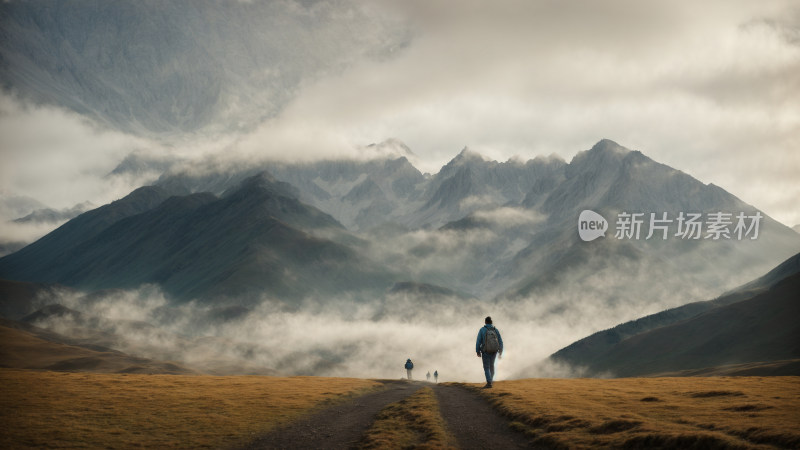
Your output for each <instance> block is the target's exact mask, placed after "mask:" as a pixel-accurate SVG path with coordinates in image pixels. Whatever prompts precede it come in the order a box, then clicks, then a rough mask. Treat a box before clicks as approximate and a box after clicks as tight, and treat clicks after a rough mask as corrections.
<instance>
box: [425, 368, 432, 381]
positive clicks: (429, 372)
mask: <svg viewBox="0 0 800 450" xmlns="http://www.w3.org/2000/svg"><path fill="white" fill-rule="evenodd" d="M425 378H427V379H428V381H431V371H430V370H429V371H428V373H427V374H426V375H425Z"/></svg>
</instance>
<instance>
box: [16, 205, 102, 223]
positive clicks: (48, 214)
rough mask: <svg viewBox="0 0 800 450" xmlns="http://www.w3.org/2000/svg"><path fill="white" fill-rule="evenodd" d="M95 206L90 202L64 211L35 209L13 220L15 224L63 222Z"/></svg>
mask: <svg viewBox="0 0 800 450" xmlns="http://www.w3.org/2000/svg"><path fill="white" fill-rule="evenodd" d="M94 208H95V206H94V205H93V204H92V203H91V202H83V203H78V204H77V205H75V206H73V207H72V208H64V209H53V208H43V209H37V210H35V211H33V212H32V213H30V214H28V215H26V216H24V217H20V218H18V219H14V222H15V223H57V222H63V221H66V220H69V219H72V218H73V217H77V216H79V215H81V214H83V213H85V212H86V211H89V210H90V209H94Z"/></svg>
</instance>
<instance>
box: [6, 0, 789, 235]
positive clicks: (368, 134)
mask: <svg viewBox="0 0 800 450" xmlns="http://www.w3.org/2000/svg"><path fill="white" fill-rule="evenodd" d="M364 5H369V6H364V8H365V9H366V10H367V13H368V14H381V15H390V16H396V18H397V21H395V22H393V23H394V24H396V23H405V24H406V26H407V27H408V29H409V32H408V34H407V35H404V42H403V45H401V46H398V47H397V48H396V49H394V50H393V51H392V52H390V53H389V54H386V55H381V57H377V58H376V57H374V55H372V56H365V57H364V58H363V59H362V60H357V61H355V62H354V63H352V64H350V65H348V66H347V68H346V69H344V70H337V71H332V72H331V73H327V74H326V72H324V71H323V72H322V73H323V74H324V75H315V76H314V77H313V78H311V79H309V80H307V81H305V82H304V83H302V84H301V86H300V87H299V88H298V89H297V90H296V92H297V93H296V95H294V96H293V97H292V98H291V100H290V101H289V102H288V103H287V104H285V105H284V106H283V108H282V110H281V111H280V113H279V114H277V115H276V116H274V117H272V118H271V119H269V120H268V121H267V122H265V123H264V124H263V125H261V126H260V127H258V129H257V130H255V131H254V132H251V133H248V134H247V135H244V136H227V137H223V138H221V139H220V140H219V141H218V142H211V143H208V142H205V143H203V145H202V146H201V147H202V148H203V149H204V151H205V152H210V153H214V152H216V151H221V150H219V149H222V148H224V149H225V152H226V154H229V153H231V151H230V150H231V147H230V146H229V144H230V143H231V142H234V143H233V144H232V145H233V147H235V148H236V149H237V150H238V151H237V152H233V153H234V154H238V155H247V156H252V155H259V156H262V157H263V156H272V157H287V155H291V157H307V158H315V157H320V156H331V155H342V154H349V153H350V152H351V150H350V149H352V148H356V147H359V146H362V145H364V144H369V143H372V142H379V141H382V140H384V139H387V138H397V139H400V140H402V141H404V142H405V143H406V144H407V145H408V146H409V147H410V148H411V149H412V150H413V151H414V152H415V153H416V154H417V156H418V160H417V161H415V162H416V164H417V165H418V166H419V168H420V169H421V170H424V171H429V172H436V171H438V169H439V167H440V166H441V165H442V164H444V163H446V162H447V160H449V159H451V158H452V157H453V156H455V154H457V153H458V152H459V151H460V150H461V149H462V148H463V147H465V146H469V147H470V148H472V149H473V150H476V151H478V152H480V153H482V154H484V155H486V156H487V157H490V158H493V159H497V160H507V159H509V158H511V157H513V156H515V155H518V156H520V157H522V158H523V159H528V158H533V157H534V156H536V155H540V154H545V155H547V154H551V153H556V154H558V155H560V156H562V157H563V158H565V159H566V160H568V161H569V160H570V159H571V158H572V156H574V155H575V153H577V152H578V151H581V150H585V149H588V148H590V147H591V146H592V145H593V144H594V143H595V142H597V141H598V140H600V139H602V138H609V139H612V140H615V141H617V142H618V143H619V144H621V145H623V146H626V147H628V148H632V149H637V150H641V151H642V152H643V153H644V154H646V155H648V156H650V157H651V158H653V159H655V160H657V161H659V162H663V163H665V164H668V165H670V166H672V167H675V168H677V169H680V170H683V171H684V172H687V173H689V174H690V175H693V176H694V177H696V178H698V179H700V180H701V181H703V182H706V183H714V184H717V185H719V186H722V187H723V188H725V189H726V190H728V191H730V192H732V193H733V194H735V195H737V196H739V197H740V198H742V199H743V200H745V201H746V202H748V203H751V204H753V205H755V206H757V207H759V208H761V209H762V210H764V211H765V212H767V213H768V214H770V215H771V216H773V217H774V218H776V219H778V220H779V221H781V222H783V223H785V224H787V225H790V226H791V225H794V224H798V223H800V207H798V203H797V199H798V198H800V176H799V175H798V174H800V4H798V3H797V2H791V1H770V0H759V1H731V0H725V1H703V2H674V1H670V2H667V1H664V2H641V1H604V2H597V1H588V0H587V1H571V2H564V1H546V2H532V1H523V0H500V1H492V2H484V1H477V0H476V1H431V0H419V1H403V2H385V3H384V4H382V6H379V7H376V6H375V2H366V0H365V4H364ZM306 32H307V33H311V34H313V33H314V30H313V29H309V30H306ZM352 32H353V33H359V32H361V29H360V28H359V27H353V29H352ZM0 106H2V110H3V114H2V115H0V128H1V130H0V131H2V132H3V134H4V137H3V138H2V141H0V144H2V152H3V160H4V161H3V164H4V166H6V168H5V169H3V172H2V173H3V177H4V178H5V179H6V181H4V182H3V190H4V191H5V192H12V191H13V192H14V193H30V194H31V195H36V196H37V199H40V200H41V201H44V202H45V203H48V204H52V205H53V206H68V205H67V204H74V203H78V202H81V201H84V200H92V201H94V202H95V203H102V201H104V200H107V199H105V198H97V197H102V195H100V194H98V193H97V190H98V189H99V185H100V184H99V183H94V184H87V187H86V188H85V189H83V190H80V189H76V191H75V195H72V193H69V195H72V197H71V198H66V196H67V195H68V193H67V192H66V190H65V189H64V188H63V186H64V185H65V180H72V181H71V183H73V184H74V183H75V181H74V180H75V176H76V174H83V176H87V179H88V178H91V177H89V176H88V175H87V174H94V175H96V174H101V173H107V170H109V168H113V166H114V165H115V163H116V162H118V160H119V159H120V158H121V157H122V156H124V154H125V153H126V152H127V151H129V150H132V149H134V148H147V147H149V148H156V147H157V146H155V145H154V144H147V143H143V142H142V141H141V139H140V138H130V142H129V143H126V142H127V141H126V139H128V138H129V137H128V136H123V135H121V134H119V133H117V132H114V131H98V130H97V129H95V128H92V127H91V126H88V125H86V124H85V123H84V122H81V120H80V118H78V117H76V116H75V115H74V114H70V113H67V112H64V111H58V110H53V109H44V110H42V109H33V110H32V109H30V108H29V109H24V108H22V107H20V106H19V105H16V104H14V103H13V102H11V101H10V100H8V99H4V102H3V103H2V105H0ZM43 114H44V115H47V117H48V118H49V119H48V120H55V121H56V122H57V123H59V124H61V125H60V126H59V127H55V128H54V129H50V130H49V131H48V133H50V134H52V136H49V137H47V139H52V140H55V141H58V142H62V143H64V147H65V148H68V149H70V150H69V152H70V153H69V155H70V156H69V157H67V156H64V157H62V158H60V159H64V160H71V163H69V164H66V163H65V164H62V165H60V166H58V167H56V166H55V165H51V167H52V169H51V170H45V171H42V170H41V168H42V166H41V165H39V164H40V161H42V160H46V159H47V158H48V156H47V154H46V151H45V150H42V151H41V152H38V153H30V152H27V151H26V152H23V151H22V150H21V149H24V148H26V145H27V144H26V142H27V141H26V139H27V140H32V141H36V140H37V139H38V140H41V139H43V137H42V136H41V135H40V134H39V133H37V132H34V131H31V129H34V130H35V129H36V127H29V128H26V125H24V123H25V122H26V121H28V122H31V121H34V122H35V121H37V120H44V119H42V115H43ZM56 116H57V118H56ZM9 130H11V131H9ZM13 130H21V131H19V132H14V131H13ZM26 132H27V133H28V135H26V134H25V133H26ZM8 133H11V134H13V135H14V136H9V134H8ZM189 139H190V140H191V138H189ZM195 144H196V143H193V144H192V146H193V147H197V145H195ZM43 145H44V144H43ZM44 147H46V148H53V146H52V145H50V146H48V145H44ZM158 148H160V149H161V150H160V151H185V150H181V146H180V145H173V146H172V147H169V149H168V150H164V148H165V147H158ZM94 151H97V152H98V153H97V156H96V157H94V158H92V157H91V156H90V155H91V154H92V152H94ZM99 152H102V155H101V154H100V153H99ZM63 154H64V153H63V151H62V155H63ZM81 161H84V162H85V166H84V165H82V163H81ZM7 163H9V164H10V163H13V164H12V165H13V167H12V168H9V167H10V166H9V165H7ZM104 171H106V172H104ZM37 172H39V173H41V172H44V173H46V174H47V175H46V176H43V175H40V176H37V174H36V173H37ZM15 174H26V175H24V176H22V175H15ZM20 180H21V181H20ZM23 185H24V186H26V188H25V189H22V187H21V186H23ZM92 192H95V194H92ZM111 192H114V191H113V190H108V189H106V190H103V195H106V196H108V195H111ZM48 193H49V194H48ZM57 193H60V195H61V197H59V194H57ZM93 195H94V197H95V198H86V197H93ZM114 195H116V193H114ZM78 196H79V197H80V198H78ZM62 197H63V198H62ZM73 197H74V201H72V198H73Z"/></svg>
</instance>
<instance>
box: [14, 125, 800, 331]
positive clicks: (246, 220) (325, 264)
mask: <svg viewBox="0 0 800 450" xmlns="http://www.w3.org/2000/svg"><path fill="white" fill-rule="evenodd" d="M366 150H368V151H372V152H373V153H372V154H371V155H372V156H371V157H370V158H367V159H364V160H327V161H316V162H306V163H286V162H266V163H263V164H256V165H252V166H241V167H227V168H219V167H216V166H213V165H204V166H201V167H197V168H196V170H195V169H193V168H192V166H191V165H188V164H178V165H174V166H171V168H170V169H169V170H168V171H167V172H166V173H165V174H164V175H162V176H161V178H160V179H159V180H158V181H157V183H156V185H155V186H151V187H146V188H142V189H140V190H139V191H136V192H134V193H132V194H131V195H130V196H128V197H126V198H125V199H122V200H119V201H117V202H114V203H112V204H110V205H106V206H104V207H101V208H98V209H96V210H94V211H90V212H89V213H86V214H83V215H81V216H79V217H77V218H76V219H74V220H72V221H70V222H68V223H67V224H65V225H64V226H63V227H61V228H59V229H57V230H55V231H54V232H53V233H51V234H49V235H47V236H45V237H44V238H43V239H41V240H40V241H37V242H36V243H34V244H32V245H30V246H28V247H26V248H24V249H22V250H21V251H19V252H17V253H15V254H13V255H9V256H8V257H6V258H3V259H0V275H2V276H5V277H7V278H11V279H16V280H26V281H38V282H59V283H63V284H66V285H69V286H74V287H81V288H85V289H98V288H130V287H136V286H138V285H139V284H141V283H157V284H160V285H162V286H163V287H164V289H165V290H166V291H167V292H168V293H169V294H171V295H174V296H176V297H179V298H184V299H185V298H191V297H194V296H201V297H208V296H210V295H217V296H230V297H235V296H238V295H249V294H251V293H254V292H257V291H258V290H259V289H264V293H266V294H270V295H274V296H277V297H278V298H281V299H291V298H300V297H304V296H308V295H315V294H319V293H325V294H331V293H343V292H350V291H356V292H358V291H362V290H364V289H366V290H373V291H374V290H376V289H377V291H374V292H379V293H380V295H383V294H385V293H386V292H387V290H388V289H390V288H391V286H392V285H393V284H394V283H395V282H409V283H418V284H419V285H431V286H437V287H439V288H442V289H447V290H450V291H453V292H458V293H460V294H459V295H464V296H467V297H477V298H483V299H493V298H494V299H504V298H505V299H509V300H512V301H516V300H519V299H525V298H534V299H542V300H539V304H540V308H541V309H542V312H541V313H540V314H544V315H545V316H546V315H549V314H576V315H580V314H582V312H581V311H582V310H584V309H585V308H586V307H587V306H589V307H591V308H600V309H602V310H605V311H606V314H607V315H608V317H607V318H606V320H607V321H608V322H605V323H604V324H605V326H610V325H612V324H613V322H611V321H612V320H613V321H616V322H619V321H620V320H624V319H626V318H633V317H636V316H637V315H641V314H642V313H646V312H652V308H654V307H656V306H661V308H659V309H663V308H664V307H665V306H666V307H671V306H679V305H682V304H685V303H687V302H691V301H693V300H699V299H701V298H703V297H706V298H708V296H709V295H714V294H717V293H719V292H722V291H724V290H725V289H727V288H730V287H733V286H735V285H737V284H741V283H742V282H744V281H746V280H747V279H752V278H753V277H755V276H756V275H757V274H758V273H764V272H765V271H766V270H768V269H769V268H770V267H774V266H775V265H776V264H777V263H779V262H780V261H781V260H783V259H785V258H786V257H788V256H790V255H791V254H794V253H796V252H797V250H798V249H800V235H798V234H797V233H795V232H794V231H792V230H791V229H789V228H788V227H786V226H784V225H782V224H780V223H778V222H776V221H774V220H773V219H771V218H770V217H769V216H766V215H764V217H763V219H762V220H761V223H760V231H759V236H758V239H756V240H751V239H749V238H745V239H743V240H737V239H722V240H710V239H699V240H692V239H681V238H680V237H675V230H676V224H675V223H672V224H671V225H670V228H669V235H670V238H669V239H667V240H662V239H658V238H656V239H649V240H648V239H646V235H645V234H646V230H647V229H646V228H644V231H643V233H642V236H640V238H639V239H617V238H616V237H614V233H613V227H614V222H615V217H616V215H617V214H619V213H620V212H622V211H630V212H642V213H648V212H656V213H662V212H663V213H667V214H669V216H670V217H672V218H673V219H674V218H675V217H676V216H677V215H678V213H680V212H697V213H704V214H707V213H710V212H717V211H723V212H730V213H734V214H735V213H738V212H745V213H746V214H754V213H755V212H757V211H758V210H757V209H756V208H755V207H753V206H750V205H748V204H746V203H744V202H743V201H741V200H740V199H738V198H736V197H735V196H733V195H731V194H729V193H727V192H725V191H724V190H723V189H721V188H719V187H717V186H714V185H710V184H709V185H706V184H704V183H702V182H700V181H698V180H696V179H694V178H692V177H691V176H689V175H687V174H685V173H683V172H681V171H679V170H676V169H673V168H671V167H668V166H666V165H663V164H660V163H658V162H656V161H653V160H652V159H650V158H648V157H647V156H645V155H643V154H642V153H641V152H639V151H631V150H628V149H626V148H624V147H622V146H620V145H618V144H616V143H614V142H612V141H609V140H602V141H600V142H598V143H597V144H596V145H595V146H593V147H592V148H591V149H589V150H586V151H583V152H580V153H578V154H577V155H576V156H575V157H574V158H573V160H572V161H570V162H569V163H566V162H565V161H563V160H561V159H559V158H556V157H547V158H546V157H537V158H534V159H532V160H530V161H527V162H523V161H519V160H510V161H507V162H502V163H500V162H496V161H490V160H487V159H486V158H484V157H482V156H481V155H479V154H477V153H474V152H472V151H470V150H468V149H465V150H464V151H462V152H461V153H459V154H458V155H457V156H456V157H455V158H453V160H451V161H450V162H449V163H448V164H447V165H445V166H444V167H442V169H441V170H440V171H439V172H438V173H436V174H434V175H425V174H422V173H421V172H419V171H418V170H417V169H416V168H415V167H414V166H413V165H412V164H411V162H410V160H409V158H413V153H412V152H411V151H410V150H409V149H408V147H406V146H405V145H404V144H402V143H401V142H399V141H397V140H390V141H386V142H384V143H381V144H377V145H374V146H371V147H369V148H367V149H366ZM135 163H136V161H135V160H126V161H125V162H124V164H122V165H121V168H120V171H121V173H124V172H125V170H135V169H136V168H137V167H139V166H138V165H137V164H135ZM123 166H124V167H123ZM148 170H149V169H148ZM267 170H268V173H270V174H271V175H272V176H274V179H272V178H270V177H269V176H263V175H259V174H260V173H263V172H265V171H267ZM253 180H260V181H257V182H254V181H253ZM278 180H280V181H278ZM148 196H149V197H148ZM139 197H148V198H149V200H148V201H146V202H142V204H141V205H140V206H139V207H136V208H133V209H131V210H130V211H127V210H125V211H122V212H117V211H118V210H121V209H124V208H122V207H123V206H124V205H126V204H129V203H132V202H133V203H136V202H134V199H136V198H139ZM150 197H151V198H150ZM169 197H173V198H170V199H169V200H168V198H169ZM583 209H592V210H594V211H596V212H598V213H600V214H602V215H603V216H604V217H605V218H606V219H607V220H608V221H609V223H610V228H609V232H608V234H607V235H606V237H605V238H602V239H598V240H595V241H592V242H583V241H581V240H580V239H579V237H578V236H577V233H576V230H577V217H578V215H579V213H580V211H581V210H583ZM128 216H131V217H128ZM122 219H125V220H122ZM93 221H99V222H98V223H97V224H94V222H93ZM116 222H119V223H116ZM247 224H252V226H248V225H247ZM234 230H235V232H234ZM190 238H191V239H190ZM652 273H658V274H660V276H658V277H652V276H650V274H652ZM320 274H322V275H321V276H320ZM601 326H602V325H601Z"/></svg>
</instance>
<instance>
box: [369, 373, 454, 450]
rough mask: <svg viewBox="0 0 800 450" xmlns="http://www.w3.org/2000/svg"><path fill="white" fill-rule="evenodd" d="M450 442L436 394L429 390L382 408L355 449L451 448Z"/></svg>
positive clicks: (427, 388) (426, 388) (422, 390)
mask: <svg viewBox="0 0 800 450" xmlns="http://www.w3.org/2000/svg"><path fill="white" fill-rule="evenodd" d="M452 442H455V441H454V440H453V439H452V438H450V437H449V436H448V434H447V431H446V430H445V425H444V419H442V415H441V413H440V412H439V403H438V401H437V400H436V394H434V392H433V389H431V388H429V387H424V388H422V389H420V390H419V392H417V393H416V394H414V395H412V396H410V397H408V398H406V399H404V400H401V401H399V402H396V403H392V404H391V405H388V406H387V407H386V408H384V409H383V410H382V411H381V412H380V413H379V414H378V416H377V417H376V420H375V423H373V424H372V426H371V427H370V429H369V430H368V431H367V433H366V434H365V436H364V439H363V440H362V442H361V444H360V446H359V447H360V448H364V449H368V448H380V449H434V448H452V445H450V443H452Z"/></svg>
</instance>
